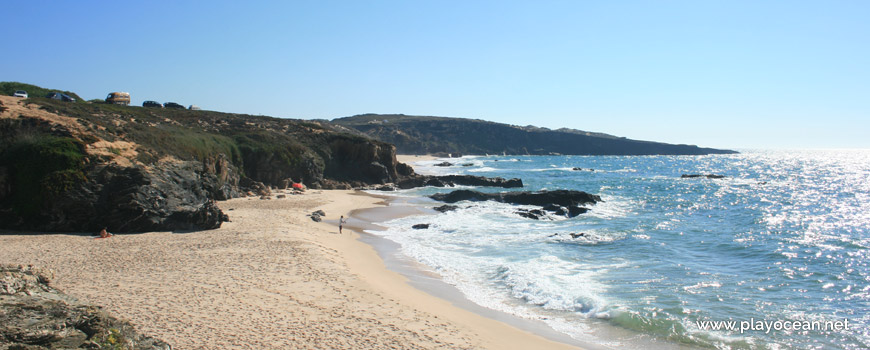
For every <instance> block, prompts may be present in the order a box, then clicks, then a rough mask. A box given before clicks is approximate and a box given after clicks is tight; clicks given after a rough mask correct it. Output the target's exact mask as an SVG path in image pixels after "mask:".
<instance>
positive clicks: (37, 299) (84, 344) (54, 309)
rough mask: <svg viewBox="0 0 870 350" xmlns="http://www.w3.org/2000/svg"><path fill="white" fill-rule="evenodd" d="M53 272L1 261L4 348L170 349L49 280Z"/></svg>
mask: <svg viewBox="0 0 870 350" xmlns="http://www.w3.org/2000/svg"><path fill="white" fill-rule="evenodd" d="M50 278H51V276H50V273H49V272H43V271H39V270H36V269H32V268H29V267H20V266H10V265H3V266H0V348H2V349H77V348H95V349H101V348H102V349H114V348H116V347H114V345H118V344H122V345H123V346H124V349H137V350H169V349H171V347H170V346H169V345H168V344H166V343H165V342H163V341H161V340H159V339H155V338H152V337H148V336H145V335H142V334H139V333H137V332H136V331H135V329H134V328H133V326H132V325H130V323H128V322H126V321H122V320H119V319H117V318H115V317H112V316H110V315H108V314H107V313H105V312H104V311H102V310H101V309H100V308H99V307H96V306H93V305H87V304H84V303H81V302H79V301H78V300H76V299H75V298H73V297H71V296H68V295H65V294H63V293H61V292H59V291H58V290H56V289H54V288H52V287H51V286H50V285H49V282H50Z"/></svg>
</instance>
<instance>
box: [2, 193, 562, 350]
mask: <svg viewBox="0 0 870 350" xmlns="http://www.w3.org/2000/svg"><path fill="white" fill-rule="evenodd" d="M275 194H281V193H280V192H278V193H275ZM383 204H384V203H383V200H382V199H380V198H376V197H372V196H369V195H360V194H359V193H356V192H354V191H342V190H333V191H309V192H307V193H306V194H303V195H287V197H286V198H281V199H277V198H273V199H272V200H260V199H256V198H251V197H248V198H237V199H232V200H229V201H223V202H218V206H220V207H221V209H223V210H224V211H225V212H226V213H227V214H229V215H230V218H231V220H232V221H231V222H227V223H224V225H223V226H222V227H221V228H219V229H216V230H209V231H198V232H186V233H180V232H176V233H174V232H149V233H142V234H119V235H115V236H114V237H112V238H108V239H93V238H90V237H88V236H83V235H81V234H45V235H35V234H32V233H23V234H8V233H7V234H4V235H0V262H2V263H11V264H16V265H34V266H36V267H40V268H47V269H51V270H53V271H54V274H55V276H56V277H55V280H53V281H52V285H53V286H54V287H56V288H58V289H60V290H62V291H64V292H65V293H67V294H69V295H71V296H73V297H75V298H77V299H79V300H82V301H84V302H88V303H90V304H93V305H97V306H101V307H102V308H103V309H104V310H105V311H107V312H108V313H110V314H112V315H114V316H116V317H119V318H123V319H127V320H129V321H130V322H131V323H132V324H133V325H134V326H135V327H136V329H137V331H139V332H140V333H141V334H146V335H149V336H153V337H156V338H159V339H162V340H164V341H166V342H167V343H169V344H171V345H172V346H173V348H174V349H206V348H225V349H259V348H281V349H351V348H354V349H356V348H404V349H479V348H484V349H532V348H534V349H576V347H573V346H570V345H567V344H563V343H558V342H554V341H551V340H549V339H545V338H543V337H541V336H539V335H537V334H533V333H531V332H528V331H526V330H522V329H518V328H516V327H513V326H510V325H507V324H505V323H502V322H499V321H496V320H492V319H489V318H486V317H483V316H481V315H478V314H475V313H473V312H470V311H467V310H464V309H461V308H459V307H457V306H454V305H453V304H452V303H451V302H450V301H447V300H444V299H440V298H437V297H435V296H432V295H430V294H428V293H426V292H424V291H422V290H419V289H417V288H415V287H413V286H412V285H410V284H409V283H408V280H407V279H406V278H405V277H404V276H402V275H400V274H399V273H397V272H393V271H390V270H388V269H387V268H386V265H385V263H384V261H383V260H381V258H380V257H379V255H378V253H377V252H376V250H375V248H374V247H373V246H371V245H369V244H367V243H365V242H363V241H360V240H359V237H360V235H359V234H357V233H355V232H354V233H351V234H347V233H345V234H343V235H339V234H338V230H337V227H336V226H335V225H334V224H332V223H330V220H336V221H337V219H338V216H339V215H345V216H348V214H349V213H350V212H352V211H353V210H355V209H359V208H372V207H378V206H383ZM318 209H320V210H324V211H326V214H327V216H326V219H329V220H325V222H320V223H317V222H314V221H312V220H311V218H309V217H307V216H306V214H309V213H311V212H312V211H315V210H318ZM109 231H111V228H110V230H109Z"/></svg>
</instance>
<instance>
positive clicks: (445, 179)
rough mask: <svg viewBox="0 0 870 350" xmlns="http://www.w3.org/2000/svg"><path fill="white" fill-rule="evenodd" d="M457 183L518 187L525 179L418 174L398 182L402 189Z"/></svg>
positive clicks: (451, 185)
mask: <svg viewBox="0 0 870 350" xmlns="http://www.w3.org/2000/svg"><path fill="white" fill-rule="evenodd" d="M456 185H462V186H479V187H502V188H516V187H523V180H521V179H517V178H513V179H508V180H505V179H504V178H501V177H483V176H473V175H443V176H433V175H416V176H411V177H407V178H405V179H402V180H400V181H399V182H398V183H396V186H398V187H399V188H401V189H409V188H416V187H426V186H432V187H448V186H449V187H453V186H456Z"/></svg>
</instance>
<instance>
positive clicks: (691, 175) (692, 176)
mask: <svg viewBox="0 0 870 350" xmlns="http://www.w3.org/2000/svg"><path fill="white" fill-rule="evenodd" d="M700 177H706V178H708V179H724V178H725V175H716V174H683V176H680V178H683V179H695V178H700Z"/></svg>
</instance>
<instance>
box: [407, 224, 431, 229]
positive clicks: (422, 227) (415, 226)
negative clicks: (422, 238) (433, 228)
mask: <svg viewBox="0 0 870 350" xmlns="http://www.w3.org/2000/svg"><path fill="white" fill-rule="evenodd" d="M411 228H413V229H415V230H424V229H427V228H429V224H416V225H414V226H411Z"/></svg>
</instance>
